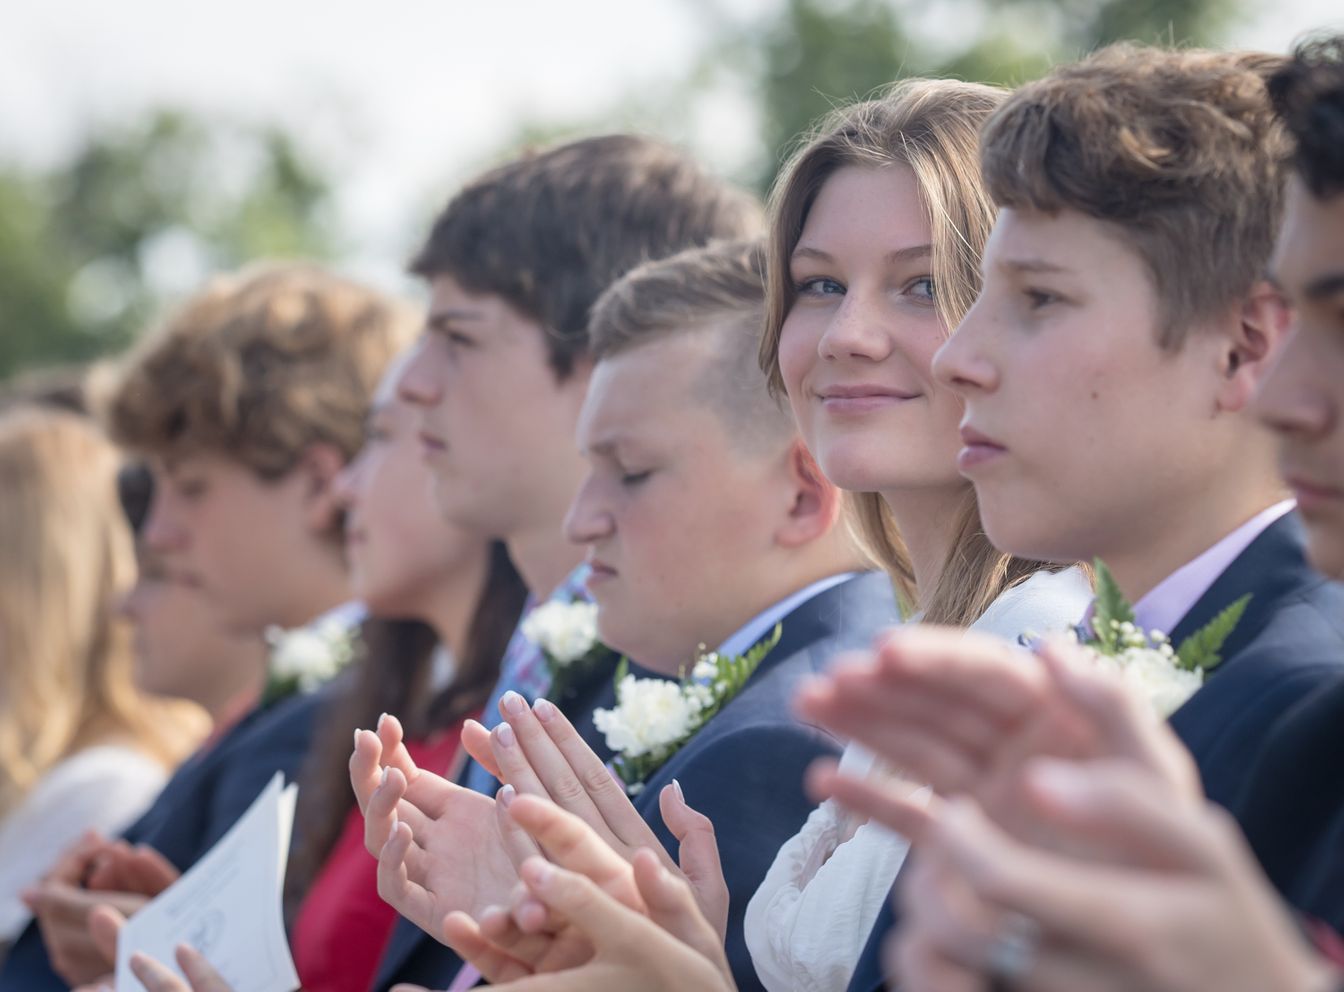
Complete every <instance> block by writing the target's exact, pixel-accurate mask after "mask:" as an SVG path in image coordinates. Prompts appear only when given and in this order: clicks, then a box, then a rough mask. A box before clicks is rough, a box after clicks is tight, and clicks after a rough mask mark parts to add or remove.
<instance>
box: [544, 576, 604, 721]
mask: <svg viewBox="0 0 1344 992" xmlns="http://www.w3.org/2000/svg"><path fill="white" fill-rule="evenodd" d="M522 633H523V636H524V637H526V638H527V639H528V640H529V641H531V642H532V643H533V644H535V645H536V646H537V647H538V648H539V649H540V650H541V656H542V658H543V659H544V660H545V662H546V667H547V669H548V670H549V672H550V675H551V688H550V690H549V692H548V695H550V697H551V698H552V700H553V701H557V702H558V701H560V700H562V699H563V697H564V696H565V694H566V693H567V691H568V690H569V689H570V688H571V687H573V686H575V685H577V684H578V683H580V682H582V681H583V680H584V679H585V677H586V676H588V675H590V674H591V673H592V672H594V671H595V670H596V669H597V668H599V667H600V666H601V665H603V664H605V663H609V662H611V661H612V660H614V659H613V652H612V651H611V649H610V648H608V647H607V646H606V645H605V644H603V643H602V642H601V640H599V639H598V636H597V604H596V603H586V602H584V601H582V600H575V601H574V602H572V603H561V602H558V601H556V600H551V601H550V602H546V603H542V604H541V605H540V606H538V607H537V608H536V609H534V610H533V611H532V612H531V613H529V614H528V615H527V618H526V619H525V620H523V624H522Z"/></svg>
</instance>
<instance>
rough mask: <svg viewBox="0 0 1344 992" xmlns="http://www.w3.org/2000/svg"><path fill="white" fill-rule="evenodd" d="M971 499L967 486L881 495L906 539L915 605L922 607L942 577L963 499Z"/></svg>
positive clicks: (902, 538) (963, 503)
mask: <svg viewBox="0 0 1344 992" xmlns="http://www.w3.org/2000/svg"><path fill="white" fill-rule="evenodd" d="M974 498H975V495H974V490H971V489H970V486H969V485H966V486H956V487H955V488H950V489H949V488H930V489H908V490H898V491H896V492H887V493H883V494H882V499H883V501H884V502H885V503H886V504H887V509H888V510H890V511H891V516H892V519H893V520H895V521H896V529H897V531H898V532H899V533H900V535H901V540H902V541H904V542H905V550H906V554H907V555H908V556H909V558H910V570H911V571H912V572H913V573H914V576H915V589H916V594H917V597H918V600H919V602H918V604H917V605H918V606H919V608H920V609H921V610H923V608H924V604H925V603H926V602H927V598H928V597H929V596H930V595H931V594H932V592H933V590H934V587H935V586H937V585H938V580H939V579H940V578H942V575H943V568H944V566H945V565H946V564H947V557H948V555H949V554H950V553H951V551H952V542H953V541H955V540H956V537H957V525H958V523H959V521H960V518H961V513H962V510H963V508H964V507H965V505H966V501H967V500H968V499H974Z"/></svg>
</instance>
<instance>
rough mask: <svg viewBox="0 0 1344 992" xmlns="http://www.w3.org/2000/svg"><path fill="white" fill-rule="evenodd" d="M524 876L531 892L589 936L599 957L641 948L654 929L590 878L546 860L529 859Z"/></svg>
mask: <svg viewBox="0 0 1344 992" xmlns="http://www.w3.org/2000/svg"><path fill="white" fill-rule="evenodd" d="M520 875H521V877H522V879H523V882H524V883H526V885H527V887H528V889H529V891H531V893H532V894H533V895H534V896H535V897H536V898H537V899H538V900H540V901H541V902H542V903H543V904H544V905H545V906H546V908H547V909H549V910H551V911H552V912H553V913H556V914H558V915H559V916H562V917H564V918H565V919H566V920H567V921H568V922H569V924H570V926H572V927H574V929H575V930H577V931H578V932H580V933H582V934H583V935H584V936H585V937H587V938H588V940H589V942H590V943H591V944H592V945H593V948H594V950H595V952H596V953H597V954H598V955H599V956H601V955H603V954H604V953H605V954H613V953H614V954H621V953H623V952H624V950H625V949H626V948H629V947H635V946H639V944H640V941H641V940H642V939H643V936H644V934H645V932H646V928H647V927H649V926H650V923H649V921H648V920H647V919H646V918H645V917H643V916H641V915H640V914H638V913H636V912H635V911H634V910H632V909H628V908H627V907H625V906H623V905H622V904H621V903H620V902H619V901H618V900H617V899H616V898H615V897H614V896H610V895H608V894H607V893H606V892H604V891H602V889H600V888H599V887H598V886H597V884H596V883H594V882H593V881H592V880H591V879H589V878H588V877H587V876H584V875H580V874H578V873H576V872H572V871H568V870H567V869H564V868H561V867H560V866H559V865H554V864H551V863H550V862H549V861H546V860H544V859H542V858H530V859H528V861H527V862H526V863H525V864H524V865H523V868H522V871H521V872H520Z"/></svg>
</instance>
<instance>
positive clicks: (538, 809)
mask: <svg viewBox="0 0 1344 992" xmlns="http://www.w3.org/2000/svg"><path fill="white" fill-rule="evenodd" d="M509 815H510V816H511V817H512V818H513V820H514V822H516V823H517V824H518V825H519V826H520V827H522V828H523V829H524V830H526V831H527V832H528V833H529V834H530V835H531V836H532V838H533V839H534V840H535V841H536V842H537V843H538V844H540V845H541V848H542V850H544V851H545V852H546V855H547V857H549V858H550V859H551V860H552V861H554V862H555V863H556V864H558V865H561V866H563V867H564V868H566V869H568V870H570V871H573V872H579V873H581V874H583V875H585V876H587V877H588V878H591V879H593V880H594V881H595V882H596V883H597V884H599V885H610V884H613V883H615V882H618V881H621V880H623V879H626V878H628V876H629V870H630V869H629V865H628V864H627V863H626V861H625V859H624V858H622V857H621V856H620V855H619V854H617V853H616V852H615V851H614V850H612V848H611V846H610V845H609V844H608V843H607V842H606V841H604V840H603V839H602V838H601V837H600V836H598V834H597V833H596V831H594V830H593V828H592V827H590V826H589V825H588V824H586V823H584V822H583V821H582V820H580V819H579V818H578V817H577V816H575V815H574V814H572V813H567V812H566V811H565V810H563V809H561V808H560V807H559V806H556V805H555V804H554V803H552V802H549V801H547V800H544V799H538V798H537V797H536V796H518V797H517V798H515V799H514V800H513V802H512V803H511V804H510V805H509ZM619 891H622V892H623V893H624V895H622V896H618V897H619V898H625V899H627V900H628V901H629V904H630V905H634V906H639V905H640V903H639V902H638V897H637V894H636V893H635V890H634V887H633V881H631V883H630V885H629V887H628V888H624V889H621V890H619Z"/></svg>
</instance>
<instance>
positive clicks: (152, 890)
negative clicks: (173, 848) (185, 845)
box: [125, 844, 182, 896]
mask: <svg viewBox="0 0 1344 992" xmlns="http://www.w3.org/2000/svg"><path fill="white" fill-rule="evenodd" d="M125 870H126V877H127V883H128V884H129V886H130V888H131V891H133V892H143V893H144V894H145V895H147V896H156V895H158V894H159V893H160V892H162V891H163V890H164V889H166V888H168V886H170V885H172V884H173V883H174V882H176V881H177V880H178V878H180V877H181V875H182V873H181V872H180V871H178V869H177V866H176V865H175V864H173V863H172V862H171V861H169V860H168V859H167V858H165V857H164V856H163V855H162V854H160V853H159V852H158V851H156V850H154V848H152V847H150V846H149V845H148V844H138V845H136V847H135V848H134V849H132V851H131V855H130V857H129V858H128V859H127V862H126V868H125Z"/></svg>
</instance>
